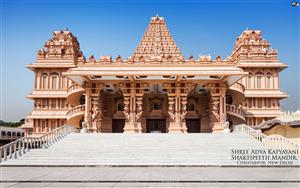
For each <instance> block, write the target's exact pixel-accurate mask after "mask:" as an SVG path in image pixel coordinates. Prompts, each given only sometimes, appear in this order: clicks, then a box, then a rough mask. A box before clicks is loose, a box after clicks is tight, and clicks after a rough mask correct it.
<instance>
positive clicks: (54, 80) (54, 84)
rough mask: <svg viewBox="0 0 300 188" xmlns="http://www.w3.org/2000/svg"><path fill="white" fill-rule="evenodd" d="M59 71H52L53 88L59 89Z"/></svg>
mask: <svg viewBox="0 0 300 188" xmlns="http://www.w3.org/2000/svg"><path fill="white" fill-rule="evenodd" d="M58 78H59V74H58V73H51V89H54V90H57V89H58V85H59V84H58Z"/></svg>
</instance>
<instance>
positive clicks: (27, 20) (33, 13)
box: [0, 0, 300, 121]
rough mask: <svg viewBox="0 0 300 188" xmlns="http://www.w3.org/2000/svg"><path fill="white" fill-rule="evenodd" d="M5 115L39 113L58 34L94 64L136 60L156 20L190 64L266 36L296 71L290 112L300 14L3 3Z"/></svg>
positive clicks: (192, 5)
mask: <svg viewBox="0 0 300 188" xmlns="http://www.w3.org/2000/svg"><path fill="white" fill-rule="evenodd" d="M0 12H1V114H0V115H1V116H0V119H3V120H6V121H18V120H19V119H22V118H24V117H25V116H26V115H27V114H28V113H30V111H31V110H32V107H33V103H32V101H31V100H29V99H26V98H25V96H26V95H27V94H28V93H30V92H31V90H32V88H33V72H31V71H30V70H29V69H26V68H25V67H26V65H27V64H29V63H32V62H34V60H35V54H36V51H37V50H38V49H40V48H42V47H43V44H44V42H45V41H46V40H48V39H49V38H50V37H51V35H52V32H53V31H55V30H60V29H65V28H68V29H69V30H71V31H72V32H73V34H74V35H75V36H77V38H78V40H79V42H80V45H81V49H82V51H83V53H84V54H85V56H86V57H89V56H90V55H91V54H93V55H94V56H95V57H96V58H99V57H100V56H101V55H111V56H113V57H116V56H117V55H121V56H122V57H128V56H129V55H131V54H132V53H133V51H134V50H135V48H136V47H137V45H138V43H139V41H140V40H141V38H142V36H143V33H144V32H145V30H146V28H147V25H148V23H149V19H150V17H152V16H154V15H156V14H157V13H158V14H159V15H160V16H163V17H165V19H166V21H167V25H168V28H169V30H170V31H171V34H172V35H173V37H174V40H175V41H176V43H177V46H178V47H179V48H180V49H181V51H182V53H183V54H184V55H185V57H188V56H190V55H194V57H197V56H198V55H199V54H208V53H210V54H211V55H212V56H213V57H215V56H217V55H221V57H223V58H225V57H226V56H228V55H229V54H230V52H231V51H232V49H233V45H234V41H235V40H236V37H238V36H239V35H240V34H241V32H242V31H243V30H245V29H246V28H250V29H259V30H262V32H263V36H264V38H266V40H267V41H269V42H270V43H271V45H272V47H273V48H274V49H277V50H278V51H279V58H280V60H281V61H282V62H284V63H286V64H288V65H289V67H288V68H287V69H286V70H284V71H283V72H282V73H281V79H280V81H281V82H280V84H281V88H282V90H283V91H285V92H287V93H288V94H289V95H290V97H289V98H288V99H285V100H283V101H282V103H281V104H282V108H283V109H285V110H296V109H297V108H298V107H299V106H300V105H299V104H300V102H299V72H300V71H299V18H300V16H299V15H300V14H299V7H292V6H291V1H289V0H278V1H274V0H273V1H270V0H265V1H255V0H252V1H250V0H248V1H238V0H230V1H221V0H216V1H208V0H205V1H195V0H193V1H192V0H187V1H167V0H162V1H155V0H152V1H150V0H149V1H138V0H135V1H114V0H112V1H104V0H102V1H92V0H86V1H75V0H73V1H71V0H70V1H66V0H62V1H58V0H54V1H36V0H34V1H33V0H28V1H24V0H23V1H15V0H1V11H0Z"/></svg>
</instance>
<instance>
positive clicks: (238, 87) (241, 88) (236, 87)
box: [230, 82, 245, 95]
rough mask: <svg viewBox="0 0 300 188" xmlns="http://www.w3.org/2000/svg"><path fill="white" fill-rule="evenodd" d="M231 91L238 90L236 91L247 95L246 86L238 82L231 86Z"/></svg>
mask: <svg viewBox="0 0 300 188" xmlns="http://www.w3.org/2000/svg"><path fill="white" fill-rule="evenodd" d="M230 89H233V90H236V91H238V92H240V93H242V94H243V95H244V93H245V86H244V85H243V84H241V83H238V82H236V83H234V84H233V85H232V86H230Z"/></svg>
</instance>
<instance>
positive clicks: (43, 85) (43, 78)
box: [42, 73, 48, 89]
mask: <svg viewBox="0 0 300 188" xmlns="http://www.w3.org/2000/svg"><path fill="white" fill-rule="evenodd" d="M47 77H48V74H47V73H43V74H42V89H47Z"/></svg>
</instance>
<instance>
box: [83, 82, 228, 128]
mask: <svg viewBox="0 0 300 188" xmlns="http://www.w3.org/2000/svg"><path fill="white" fill-rule="evenodd" d="M132 86H134V84H132ZM101 89H102V88H97V89H96V92H93V93H92V92H91V89H90V88H85V91H86V96H85V97H86V99H85V101H86V103H85V114H84V122H85V126H87V129H88V130H89V131H90V132H98V131H100V130H101V123H102V119H101V118H102V105H103V101H102V97H101V96H100V94H101V92H100V91H101ZM187 94H188V93H182V92H181V90H180V87H176V88H175V93H171V94H168V116H169V128H168V131H169V132H182V133H184V132H186V131H187V127H186V114H187ZM123 95H124V115H125V126H124V132H137V133H140V132H142V125H141V117H142V114H143V95H144V93H136V89H135V87H131V88H130V92H128V90H126V92H125V89H124V92H123ZM226 120H227V116H226V87H224V86H222V85H221V86H216V85H211V87H210V124H211V127H212V130H213V132H220V131H222V130H223V129H224V128H225V121H226Z"/></svg>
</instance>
